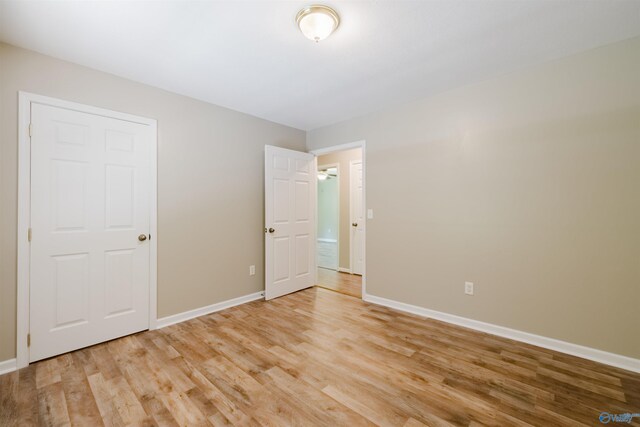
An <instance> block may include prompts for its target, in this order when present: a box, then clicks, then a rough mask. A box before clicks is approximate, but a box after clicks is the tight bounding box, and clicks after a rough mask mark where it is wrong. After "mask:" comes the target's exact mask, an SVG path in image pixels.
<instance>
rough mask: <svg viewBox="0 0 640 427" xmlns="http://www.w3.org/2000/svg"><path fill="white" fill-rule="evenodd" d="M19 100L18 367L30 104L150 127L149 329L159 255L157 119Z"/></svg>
mask: <svg viewBox="0 0 640 427" xmlns="http://www.w3.org/2000/svg"><path fill="white" fill-rule="evenodd" d="M18 95H19V99H18V236H17V239H18V270H17V273H18V277H17V279H18V280H17V316H16V317H17V319H16V320H17V325H16V365H17V369H20V368H24V367H26V366H27V365H29V348H28V347H27V335H28V333H29V318H30V313H29V283H30V278H29V266H30V261H31V251H30V243H29V240H28V232H29V227H30V225H31V206H30V201H31V140H30V136H29V124H30V122H31V104H32V103H37V104H43V105H49V106H52V107H59V108H66V109H68V110H73V111H79V112H83V113H89V114H94V115H98V116H104V117H110V118H114V119H119V120H126V121H129V122H133V123H140V124H143V125H147V126H149V127H150V129H151V134H152V143H151V149H150V151H151V159H150V160H151V162H150V167H151V178H150V181H151V189H150V204H151V206H150V216H151V218H150V223H149V226H150V234H151V239H150V241H149V246H150V248H149V250H150V253H149V257H150V258H149V264H150V265H149V269H150V271H149V329H156V327H157V299H158V293H157V286H158V274H157V270H158V268H157V257H158V217H157V205H158V204H157V200H158V193H157V175H158V162H157V157H158V156H157V153H158V143H157V141H158V139H157V128H158V125H157V121H156V120H154V119H149V118H146V117H139V116H134V115H131V114H127V113H120V112H117V111H111V110H106V109H103V108H98V107H93V106H90V105H84V104H79V103H75V102H69V101H63V100H60V99H56V98H50V97H48V96H42V95H36V94H33V93H28V92H22V91H21V92H19V93H18Z"/></svg>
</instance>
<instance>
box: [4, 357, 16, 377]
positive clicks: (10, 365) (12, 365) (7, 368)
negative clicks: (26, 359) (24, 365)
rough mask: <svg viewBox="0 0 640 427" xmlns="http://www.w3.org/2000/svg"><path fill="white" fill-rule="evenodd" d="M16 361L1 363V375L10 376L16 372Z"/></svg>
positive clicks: (10, 360)
mask: <svg viewBox="0 0 640 427" xmlns="http://www.w3.org/2000/svg"><path fill="white" fill-rule="evenodd" d="M16 367H17V364H16V359H9V360H3V361H2V362H0V375H2V374H8V373H9V372H13V371H15V370H16Z"/></svg>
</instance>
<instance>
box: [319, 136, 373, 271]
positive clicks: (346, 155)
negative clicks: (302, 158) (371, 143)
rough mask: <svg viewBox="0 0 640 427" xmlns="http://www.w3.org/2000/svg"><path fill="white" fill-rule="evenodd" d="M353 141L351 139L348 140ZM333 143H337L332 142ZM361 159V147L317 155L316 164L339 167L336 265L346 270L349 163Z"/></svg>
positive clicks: (349, 225)
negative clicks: (338, 221)
mask: <svg viewBox="0 0 640 427" xmlns="http://www.w3.org/2000/svg"><path fill="white" fill-rule="evenodd" d="M350 142H353V141H350ZM333 145H338V144H337V143H336V144H333ZM360 159H362V149H361V148H354V149H352V150H344V151H336V152H335V153H329V154H325V155H323V156H318V166H323V165H329V164H334V163H337V164H338V165H339V166H340V168H339V175H338V178H339V180H340V236H339V238H338V244H339V246H340V247H339V258H340V259H339V260H338V266H339V267H340V268H344V269H346V270H348V269H349V268H350V262H349V261H350V256H351V255H350V254H351V252H350V251H351V246H350V241H349V238H350V235H351V213H350V210H349V209H350V206H351V200H350V189H351V187H350V185H351V181H350V179H349V177H350V165H349V163H350V162H351V161H352V160H360Z"/></svg>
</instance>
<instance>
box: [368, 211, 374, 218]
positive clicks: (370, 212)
mask: <svg viewBox="0 0 640 427" xmlns="http://www.w3.org/2000/svg"><path fill="white" fill-rule="evenodd" d="M367 219H373V209H367Z"/></svg>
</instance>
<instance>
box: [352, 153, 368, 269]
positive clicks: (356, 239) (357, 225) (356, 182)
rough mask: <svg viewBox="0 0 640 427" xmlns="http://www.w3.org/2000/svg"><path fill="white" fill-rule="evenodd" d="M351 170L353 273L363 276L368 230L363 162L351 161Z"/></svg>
mask: <svg viewBox="0 0 640 427" xmlns="http://www.w3.org/2000/svg"><path fill="white" fill-rule="evenodd" d="M350 169H351V170H350V173H351V174H350V177H349V181H350V189H349V190H350V191H349V197H350V202H351V203H350V212H351V245H350V246H351V272H352V273H353V274H360V275H362V274H363V272H364V233H365V228H366V219H365V214H364V203H363V199H364V197H363V196H364V193H363V185H362V178H363V177H362V161H351V162H350Z"/></svg>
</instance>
